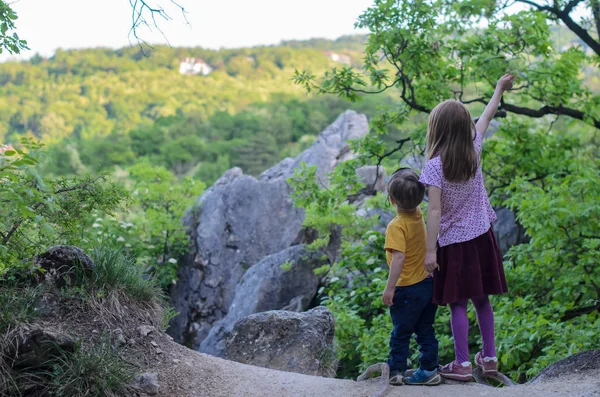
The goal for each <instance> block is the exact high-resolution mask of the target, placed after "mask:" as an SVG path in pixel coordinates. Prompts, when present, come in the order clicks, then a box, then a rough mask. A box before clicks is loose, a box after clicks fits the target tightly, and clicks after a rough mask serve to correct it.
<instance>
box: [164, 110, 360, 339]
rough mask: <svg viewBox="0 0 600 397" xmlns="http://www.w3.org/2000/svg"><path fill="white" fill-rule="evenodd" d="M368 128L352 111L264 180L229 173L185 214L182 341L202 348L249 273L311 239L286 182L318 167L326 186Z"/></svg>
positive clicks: (178, 297)
mask: <svg viewBox="0 0 600 397" xmlns="http://www.w3.org/2000/svg"><path fill="white" fill-rule="evenodd" d="M368 131H369V126H368V122H367V119H366V117H365V116H364V115H360V114H357V113H356V112H353V111H347V112H345V113H343V114H342V115H341V116H340V117H338V119H337V120H336V121H335V122H334V123H333V124H332V125H331V126H329V127H328V128H327V129H326V130H325V131H324V132H323V133H322V134H321V135H320V136H319V138H318V139H317V140H316V141H315V142H314V143H313V145H312V146H311V147H310V148H308V149H307V150H306V151H304V152H303V153H301V154H300V155H299V156H298V157H296V158H294V159H286V160H283V161H282V162H280V163H279V164H277V165H275V166H274V167H272V168H271V169H269V170H267V171H265V172H264V173H263V174H262V175H261V176H260V177H259V178H258V179H257V178H254V177H252V176H248V175H243V173H242V171H241V170H240V169H236V168H234V169H232V170H229V171H228V172H226V173H225V174H224V175H223V176H222V177H221V178H220V179H219V180H218V181H217V182H216V183H215V184H214V185H213V186H212V187H211V188H210V189H208V190H207V191H206V192H205V193H204V194H203V195H202V196H201V197H200V199H199V200H198V203H199V204H200V207H199V208H200V209H199V210H198V211H190V212H189V213H188V214H187V216H186V217H185V219H184V223H185V225H186V226H187V227H188V228H189V230H190V232H191V238H192V241H191V250H190V253H189V254H188V255H187V256H186V257H185V258H184V259H183V260H182V261H181V262H180V263H181V266H180V269H179V277H178V280H179V281H178V283H177V285H175V286H174V288H173V289H172V291H171V297H172V298H173V302H174V306H175V309H176V310H177V311H178V312H179V313H180V315H179V316H178V317H177V318H175V319H174V320H173V322H172V324H171V328H170V330H169V332H170V334H171V335H172V336H173V337H174V338H175V340H177V341H178V342H182V343H185V344H187V345H189V346H191V347H193V348H195V349H198V348H199V347H200V345H201V343H202V341H203V340H204V339H205V338H206V337H207V336H208V334H209V332H210V330H211V328H212V326H213V324H215V323H216V322H217V321H219V320H221V319H222V318H223V317H225V316H226V315H227V313H228V312H229V311H230V307H231V304H232V302H233V300H234V297H235V295H236V286H237V284H238V282H239V281H240V280H241V278H242V276H243V275H244V273H245V272H246V271H247V270H248V269H250V268H252V267H253V266H254V265H255V264H256V263H258V262H259V261H260V260H262V259H263V258H264V257H265V256H268V255H272V254H275V253H277V252H280V251H283V250H285V249H287V248H288V247H290V246H292V245H295V244H301V243H303V242H304V239H305V237H306V236H305V233H304V231H303V228H302V222H303V220H304V213H303V211H302V210H300V209H298V208H296V207H295V206H294V204H293V203H292V200H291V199H290V187H289V185H288V183H287V182H286V179H287V178H289V177H290V176H292V175H293V173H294V169H295V168H298V167H300V166H301V164H302V163H305V164H307V165H309V166H310V165H315V166H317V172H318V175H319V176H320V177H322V179H323V183H326V180H325V176H326V175H327V174H328V173H329V172H330V171H331V170H332V169H333V168H334V167H335V166H336V164H338V163H339V162H340V161H344V160H346V159H348V158H350V157H351V153H350V151H349V150H348V146H347V142H348V140H351V139H355V138H359V137H362V136H364V135H366V134H367V133H368ZM287 303H288V302H286V304H287Z"/></svg>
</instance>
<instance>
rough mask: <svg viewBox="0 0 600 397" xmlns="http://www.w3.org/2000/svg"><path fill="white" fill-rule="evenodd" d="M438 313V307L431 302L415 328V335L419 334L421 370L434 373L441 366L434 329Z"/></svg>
mask: <svg viewBox="0 0 600 397" xmlns="http://www.w3.org/2000/svg"><path fill="white" fill-rule="evenodd" d="M436 312H437V305H434V304H433V303H431V301H429V303H428V304H427V306H425V309H424V310H423V312H422V313H421V317H420V318H419V322H418V323H417V325H416V326H415V333H416V334H417V337H416V339H417V343H418V344H419V351H420V352H421V357H419V363H420V366H421V368H422V369H424V370H426V371H433V370H434V369H437V368H438V366H439V364H438V341H437V339H436V337H435V330H434V328H433V323H434V322H435V313H436Z"/></svg>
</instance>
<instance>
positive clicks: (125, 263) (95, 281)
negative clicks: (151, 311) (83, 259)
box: [80, 246, 165, 303]
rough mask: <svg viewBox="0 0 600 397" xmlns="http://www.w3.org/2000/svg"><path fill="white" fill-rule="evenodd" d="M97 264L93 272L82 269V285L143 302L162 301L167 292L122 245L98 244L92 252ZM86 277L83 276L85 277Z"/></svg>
mask: <svg viewBox="0 0 600 397" xmlns="http://www.w3.org/2000/svg"><path fill="white" fill-rule="evenodd" d="M89 254H90V257H91V258H92V261H93V262H94V264H95V267H94V270H93V272H92V275H91V276H90V275H89V274H88V273H86V272H83V274H80V278H82V279H83V284H85V285H87V286H88V287H91V288H93V289H95V290H97V291H104V292H106V293H109V292H122V293H123V294H125V295H126V296H128V297H129V298H132V299H134V300H137V301H141V302H149V303H162V301H163V300H164V298H165V295H164V293H163V291H162V289H161V288H160V286H159V285H158V282H157V281H156V280H155V279H154V278H153V277H151V276H149V275H147V274H145V273H144V270H143V269H142V267H140V266H138V265H137V264H136V263H135V260H134V259H131V258H129V257H127V256H126V255H125V253H124V252H123V251H122V250H121V249H119V248H113V247H110V246H97V247H95V248H93V249H92V250H91V252H90V253H89ZM82 276H83V277H82Z"/></svg>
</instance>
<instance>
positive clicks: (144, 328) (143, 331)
mask: <svg viewBox="0 0 600 397" xmlns="http://www.w3.org/2000/svg"><path fill="white" fill-rule="evenodd" d="M153 331H156V328H154V327H153V326H151V325H140V326H139V327H137V332H138V334H139V335H140V336H148V335H150V333H152V332H153Z"/></svg>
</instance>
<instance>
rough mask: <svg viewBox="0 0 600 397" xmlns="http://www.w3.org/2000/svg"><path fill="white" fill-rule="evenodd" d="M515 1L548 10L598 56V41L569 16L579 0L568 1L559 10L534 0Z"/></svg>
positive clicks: (599, 54)
mask: <svg viewBox="0 0 600 397" xmlns="http://www.w3.org/2000/svg"><path fill="white" fill-rule="evenodd" d="M517 2H519V3H523V4H527V5H530V6H532V7H534V8H536V9H537V10H539V11H546V12H549V13H550V14H552V15H553V16H554V17H555V18H557V19H560V20H561V21H563V22H564V24H565V25H567V27H568V28H569V29H570V30H571V31H572V32H573V33H575V34H576V35H577V36H578V37H579V38H580V39H581V40H582V41H583V42H584V43H585V44H587V45H588V46H589V47H590V48H591V49H592V50H593V51H594V52H595V53H596V54H597V55H598V56H600V42H598V41H597V40H594V38H593V37H592V36H590V34H589V33H588V31H587V30H586V29H584V28H583V27H581V25H579V24H578V23H577V22H575V21H574V20H573V18H571V15H570V13H571V11H573V9H574V8H575V7H576V6H577V5H578V4H579V3H580V2H581V0H572V1H570V2H569V3H568V4H567V5H566V7H565V9H564V10H560V9H559V8H557V7H550V6H547V5H542V4H538V3H536V2H534V1H530V0H517ZM594 3H596V5H597V0H595V1H594ZM593 7H594V4H592V9H593ZM599 14H600V10H599ZM599 33H600V32H599Z"/></svg>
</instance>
